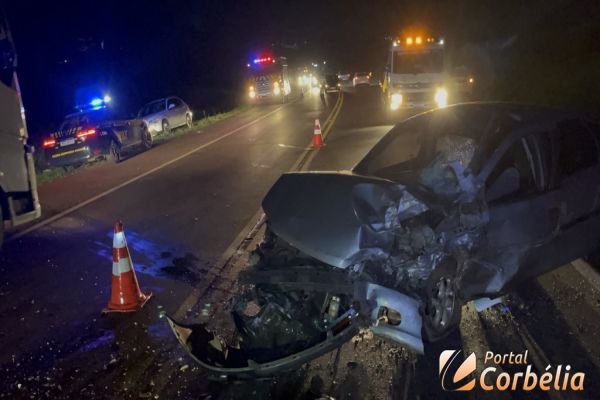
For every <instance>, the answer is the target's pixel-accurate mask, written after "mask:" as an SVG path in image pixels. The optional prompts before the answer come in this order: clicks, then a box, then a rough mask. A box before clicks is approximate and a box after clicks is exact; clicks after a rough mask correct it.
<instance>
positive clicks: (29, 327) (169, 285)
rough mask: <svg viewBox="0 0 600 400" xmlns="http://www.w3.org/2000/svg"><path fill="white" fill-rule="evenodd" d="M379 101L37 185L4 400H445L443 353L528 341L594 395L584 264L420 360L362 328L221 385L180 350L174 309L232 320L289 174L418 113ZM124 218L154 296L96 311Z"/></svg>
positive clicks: (357, 151)
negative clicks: (266, 211) (254, 244)
mask: <svg viewBox="0 0 600 400" xmlns="http://www.w3.org/2000/svg"><path fill="white" fill-rule="evenodd" d="M378 101H379V99H378V97H377V92H376V90H374V89H366V90H360V91H353V90H352V91H348V92H345V93H343V94H342V95H341V96H338V95H337V94H332V95H328V96H327V98H326V99H325V101H322V100H321V99H320V98H319V96H314V95H306V96H305V97H304V98H303V99H298V100H296V101H293V102H290V103H288V104H285V105H265V106H261V107H255V108H251V109H249V110H247V111H245V112H244V113H242V114H240V115H238V116H235V117H233V118H231V119H228V120H226V121H222V122H220V123H217V124H215V125H213V126H210V127H207V128H205V129H203V130H202V131H199V132H194V133H190V134H187V135H184V136H181V137H179V138H177V139H175V140H173V141H170V142H167V143H164V144H161V145H160V146H157V147H156V148H154V149H152V150H151V151H149V152H146V153H143V154H139V155H136V156H134V157H132V158H130V159H128V160H126V161H124V162H122V163H121V164H118V165H111V164H108V163H104V164H101V165H98V166H97V167H95V168H91V169H89V170H84V171H82V172H81V173H79V174H76V175H73V176H69V177H66V178H63V179H60V180H57V181H55V182H52V183H49V184H46V185H44V186H42V187H41V188H40V196H41V201H42V204H43V208H44V216H43V219H42V221H41V222H40V223H37V224H35V225H33V226H28V227H25V228H24V229H21V230H20V231H17V232H16V233H13V235H12V238H10V239H9V241H8V242H7V243H6V246H5V249H4V252H3V253H2V254H1V255H0V277H1V286H0V348H2V349H3V350H2V352H0V371H1V372H0V376H1V379H0V398H66V399H71V398H132V399H138V398H183V399H188V398H189V399H206V398H213V399H214V398H223V399H225V398H288V399H290V400H291V399H310V398H316V397H317V396H316V395H315V393H316V392H321V393H327V394H329V395H332V396H335V397H336V398H373V399H379V398H439V397H441V396H442V395H445V394H446V393H444V392H442V391H441V389H440V387H439V380H438V378H437V368H438V366H437V364H436V363H437V356H438V355H439V352H440V351H441V350H443V349H444V348H463V349H464V350H465V352H467V351H478V352H480V353H481V352H482V351H484V350H485V349H494V350H496V351H501V350H508V351H511V350H512V351H515V352H516V351H519V350H521V349H532V353H535V354H536V359H537V360H538V361H537V362H538V364H539V368H541V369H543V368H545V365H546V364H544V363H551V364H552V365H558V364H567V363H569V364H570V365H572V366H573V368H574V369H576V370H584V371H586V372H588V380H587V382H589V386H587V387H588V388H589V389H588V390H586V392H585V393H584V394H582V395H581V396H576V397H579V398H586V397H587V395H588V394H590V393H594V392H593V391H594V390H598V389H599V388H598V387H597V385H598V382H599V380H598V377H600V374H599V373H598V367H599V366H600V354H599V351H600V343H599V340H600V339H599V338H598V335H596V334H595V332H598V331H600V329H599V327H598V313H599V312H600V310H599V309H600V294H599V291H598V289H599V287H598V276H597V272H596V271H595V270H594V269H591V268H590V267H589V266H588V265H585V264H581V265H579V266H573V265H568V266H565V267H563V268H561V269H559V270H557V271H556V272H554V273H552V274H548V275H546V276H544V277H542V278H540V279H539V280H537V281H535V282H533V283H532V284H530V285H528V287H527V288H526V289H525V290H523V291H520V292H518V293H516V294H515V295H514V296H513V297H511V298H510V299H507V301H506V303H505V304H504V305H501V306H497V307H495V308H493V309H491V310H489V311H486V312H485V313H482V314H477V313H475V312H474V311H473V310H472V309H467V310H466V313H465V318H464V319H463V323H462V324H461V329H460V332H457V334H456V335H454V336H453V337H452V338H450V339H449V341H448V342H445V343H444V346H447V347H444V348H442V347H436V346H433V347H431V348H430V349H429V350H428V353H427V354H426V356H425V357H417V356H416V355H415V354H414V353H411V352H409V351H406V350H404V349H400V348H397V347H395V346H392V345H389V344H387V343H384V342H381V341H379V340H376V339H373V338H371V337H370V336H369V335H368V333H364V334H363V335H361V336H360V337H358V338H355V340H354V341H353V342H352V343H350V344H348V345H346V346H344V347H343V348H342V349H341V350H340V351H337V352H333V353H331V354H329V355H326V356H324V357H322V358H321V359H319V360H317V361H316V362H314V363H311V365H309V366H307V367H306V368H304V369H303V370H302V371H299V373H298V374H297V375H294V376H288V377H285V378H281V379H278V380H275V381H270V382H251V383H242V384H231V383H230V384H222V383H215V382H209V381H208V380H207V379H206V378H205V377H203V376H202V375H201V374H200V373H199V371H198V369H197V368H196V367H195V366H194V365H193V362H192V361H191V360H190V359H189V358H188V357H187V356H186V354H185V353H184V352H183V351H182V350H181V349H180V348H179V347H178V345H177V343H176V342H175V339H174V337H173V336H172V334H171V332H170V331H169V329H168V327H167V324H166V322H165V320H164V318H162V317H163V315H164V314H165V313H168V314H173V315H177V316H180V317H185V316H187V317H188V318H191V319H194V318H195V317H198V318H199V319H201V318H204V319H205V320H206V319H208V320H210V319H213V318H214V319H215V321H216V322H218V321H219V318H222V317H221V316H220V315H222V314H223V312H224V311H226V310H227V309H228V307H229V306H230V300H231V298H232V297H233V295H234V294H235V291H236V285H235V271H236V270H235V268H232V269H227V265H228V264H227V260H228V259H229V258H230V257H232V256H233V257H237V260H238V261H237V264H239V265H241V264H243V260H244V256H245V253H244V251H243V250H241V249H240V248H238V247H237V246H238V245H239V244H240V243H241V242H242V240H243V239H244V237H245V235H246V234H247V233H248V231H250V229H251V228H252V226H254V224H255V223H256V220H257V218H258V217H259V215H260V214H259V213H258V212H259V207H260V202H261V200H262V197H263V196H264V194H265V193H266V192H267V190H268V189H269V187H270V186H271V185H272V184H273V183H274V181H275V180H276V179H277V178H278V177H279V175H280V174H281V173H283V172H286V171H289V170H293V169H304V170H306V169H312V170H340V169H349V168H351V167H352V166H353V165H354V164H355V163H356V162H357V161H358V160H359V159H360V158H361V157H362V156H363V155H364V154H365V153H366V152H367V151H368V150H369V148H370V147H371V146H372V145H373V144H374V143H375V142H376V141H377V140H378V139H379V138H380V137H381V136H382V135H383V134H384V133H385V132H387V131H388V130H389V129H390V128H391V126H392V124H393V123H394V122H395V121H398V120H401V119H402V118H405V117H407V116H409V115H410V114H411V113H410V112H404V113H402V114H397V115H394V116H390V115H388V114H387V113H385V112H382V110H380V108H379V104H378ZM315 117H320V120H321V123H322V126H323V130H324V133H325V142H326V146H325V147H323V148H321V149H320V150H318V151H315V150H310V147H309V145H310V142H311V139H312V129H313V123H314V118H315ZM116 219H122V220H123V221H124V224H125V233H126V236H127V240H128V242H129V246H130V250H131V252H132V257H133V261H134V263H135V265H136V269H137V271H138V279H139V281H140V284H141V286H142V287H143V288H144V289H146V290H152V291H153V292H154V298H152V299H151V300H150V302H149V303H148V304H147V306H146V307H145V308H144V309H143V310H142V311H141V312H138V313H136V314H130V315H109V316H105V317H101V316H100V310H101V309H102V308H103V307H104V306H105V305H106V303H107V301H108V299H109V297H110V283H111V260H110V255H111V251H112V249H111V246H112V226H113V223H114V221H115V220H116ZM239 265H238V266H239ZM548 332H552V333H553V335H548ZM542 364H544V365H542ZM536 366H537V365H536ZM535 395H536V397H553V395H551V396H549V395H547V394H546V393H535ZM477 397H479V396H477ZM484 397H485V396H484ZM494 397H497V396H494ZM553 398H554V397H553Z"/></svg>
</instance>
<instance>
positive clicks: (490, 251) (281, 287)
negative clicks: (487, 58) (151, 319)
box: [170, 106, 600, 378]
mask: <svg viewBox="0 0 600 400" xmlns="http://www.w3.org/2000/svg"><path fill="white" fill-rule="evenodd" d="M464 107H465V108H464V109H462V108H460V107H455V108H453V107H450V108H449V109H446V110H444V111H436V112H435V113H426V114H423V115H422V116H419V117H417V118H420V120H418V119H416V120H418V121H423V124H424V125H426V126H427V127H428V129H431V130H432V131H433V133H432V134H431V135H429V136H427V135H424V138H423V139H422V142H423V144H422V145H421V147H420V149H419V153H418V155H416V156H414V158H413V159H402V161H401V162H400V163H398V164H395V163H394V162H393V157H394V156H395V155H396V153H392V155H391V156H390V154H389V151H388V150H389V149H390V148H392V149H393V148H394V139H395V137H396V136H397V137H401V138H404V137H405V136H406V135H408V134H411V133H414V134H422V133H421V132H422V130H419V129H417V128H415V126H414V125H415V124H414V123H412V122H411V123H410V124H409V123H408V122H407V125H406V126H407V127H408V128H410V129H409V130H408V132H404V131H402V126H400V128H398V127H396V128H395V129H394V130H392V131H391V132H390V133H389V134H388V135H387V136H386V137H384V138H383V139H382V141H381V142H380V143H379V144H377V145H376V146H375V147H374V149H373V150H371V152H370V153H369V154H368V155H367V156H366V157H365V159H364V160H363V161H361V162H360V163H359V164H358V165H357V167H355V169H354V170H353V171H350V172H335V173H327V172H323V173H314V172H313V173H290V174H284V175H283V176H281V178H280V179H279V180H278V181H277V182H276V184H275V185H274V186H273V187H272V188H271V190H270V191H269V193H268V194H267V196H266V197H265V199H264V200H263V209H264V211H265V214H266V216H267V219H268V222H267V230H266V233H265V238H264V240H263V242H262V243H261V245H260V246H259V247H258V248H257V249H256V250H255V251H254V252H253V254H252V255H251V257H250V260H251V262H250V265H249V268H248V269H247V270H246V271H244V272H242V273H241V275H240V282H241V283H242V284H244V285H246V287H248V288H249V289H248V291H247V292H245V293H244V294H242V295H241V296H239V297H238V298H237V299H236V303H235V304H234V307H233V311H232V314H233V319H234V322H235V325H236V330H237V339H238V343H237V344H236V345H235V346H229V345H226V344H224V342H223V341H222V340H221V339H218V338H217V337H216V336H214V335H213V334H212V333H210V332H209V331H208V330H206V328H205V327H204V326H200V325H196V326H185V325H181V324H177V323H175V322H173V321H170V322H171V326H172V327H173V329H174V331H175V333H176V334H177V336H178V338H179V340H180V341H181V343H182V344H183V345H184V347H185V348H186V349H187V350H188V351H189V352H190V354H192V356H193V357H194V358H195V359H196V361H198V362H199V363H200V364H201V365H202V366H203V367H204V368H205V369H207V370H209V371H212V372H213V373H216V374H221V375H222V376H226V377H237V378H250V377H258V376H266V375H269V374H274V373H280V372H282V371H286V370H288V369H290V368H294V367H296V366H298V365H300V364H302V363H305V362H307V361H310V360H311V359H312V358H315V357H317V356H319V355H321V354H323V353H325V352H327V351H329V350H331V349H333V348H335V347H337V346H340V345H341V344H342V343H343V342H345V341H347V340H349V339H350V338H351V337H352V336H353V335H354V334H356V332H358V330H359V329H361V328H362V329H365V328H366V329H370V330H371V331H372V332H373V334H375V335H376V336H379V337H382V338H385V339H387V340H390V341H392V342H395V343H398V344H400V345H403V346H406V347H409V348H411V349H413V350H415V351H417V352H418V353H423V351H424V344H423V340H424V339H426V340H429V341H435V340H439V339H441V338H443V337H444V336H445V335H446V334H448V333H449V332H450V331H451V330H452V329H453V328H454V327H456V326H457V325H458V323H459V321H460V312H461V306H462V305H463V304H464V303H465V302H467V301H471V300H475V299H480V298H488V299H495V298H498V297H500V296H501V295H502V294H504V293H506V291H507V290H509V289H510V288H511V285H513V284H514V283H515V282H518V281H519V280H522V279H524V278H526V277H528V276H534V275H535V274H536V273H538V274H539V273H540V272H541V271H543V270H544V269H546V270H547V269H548V268H551V267H557V266H559V265H561V264H559V262H563V260H564V261H569V260H568V259H567V258H568V257H573V255H575V254H577V251H580V250H579V248H571V249H569V250H570V251H567V252H565V253H564V254H559V253H557V252H556V253H554V254H551V257H553V258H554V259H552V260H551V259H549V258H548V257H547V256H546V257H545V258H544V257H542V256H541V255H542V253H541V252H540V250H541V249H542V247H541V246H540V243H548V244H550V245H551V246H552V245H553V244H554V243H557V242H556V241H555V240H556V239H557V238H558V233H559V231H560V230H559V229H558V221H559V220H560V218H561V216H562V215H563V213H562V211H561V210H562V208H560V207H559V208H557V209H556V210H554V209H551V210H550V211H551V212H548V208H547V204H548V201H546V202H543V201H542V200H536V199H534V200H530V201H527V202H522V203H514V202H513V203H508V205H503V204H500V205H498V203H497V202H493V203H491V202H490V201H489V199H490V198H494V199H496V198H499V197H501V196H505V195H507V194H510V193H512V192H511V191H513V192H514V186H515V184H516V185H517V187H518V185H519V184H520V183H519V179H520V175H519V174H520V173H519V172H518V171H517V172H516V175H515V171H513V170H512V169H514V168H512V167H510V166H509V167H508V168H507V169H506V170H505V171H503V172H502V173H500V174H498V176H499V177H498V178H497V179H496V183H495V184H494V185H492V186H490V187H488V188H486V185H485V182H486V179H487V178H488V176H489V175H490V174H491V173H492V171H493V169H494V166H495V165H497V164H498V163H499V160H500V158H501V156H502V154H503V152H506V151H507V149H508V148H510V146H511V145H513V144H514V143H523V145H526V144H527V143H526V142H525V140H524V139H523V137H524V136H525V135H526V132H527V131H526V130H525V129H521V128H518V129H515V128H514V126H513V125H514V124H517V125H518V124H523V123H525V122H526V121H527V120H526V119H525V118H522V116H521V115H520V114H519V115H518V117H519V118H515V116H514V115H516V114H515V112H514V110H513V109H512V108H511V109H509V110H508V112H507V114H506V115H505V117H502V118H501V117H498V116H497V114H496V113H497V110H496V109H495V108H493V107H491V106H490V107H487V108H486V107H483V106H478V107H480V109H477V110H479V111H481V109H483V110H487V111H486V112H488V113H489V114H490V116H489V117H488V118H487V119H486V118H480V122H481V123H482V127H480V128H477V129H479V130H477V129H476V128H473V127H471V126H467V127H461V126H459V127H454V126H453V125H452V124H455V123H456V120H455V119H456V118H455V117H456V115H454V114H460V112H463V111H464V110H467V111H468V112H471V110H472V109H471V108H469V107H467V106H464ZM473 107H475V106H473ZM467 111H465V112H467ZM479 111H478V112H479ZM536 115H537V114H536ZM553 115H554V114H553ZM438 116H439V118H441V121H436V120H435V118H437V117H438ZM444 118H446V119H444ZM413 120H415V119H413ZM409 121H411V120H409ZM497 121H502V123H508V125H509V126H510V129H508V128H506V126H505V125H502V126H495V125H494V124H495V123H496V122H497ZM506 121H508V122H506ZM511 124H513V125H511ZM400 125H402V124H400ZM448 126H450V127H454V128H453V130H452V129H451V130H450V131H451V132H450V133H444V132H445V131H443V129H447V128H448ZM535 126H536V127H539V125H535ZM436 127H437V128H436ZM408 128H407V129H408ZM436 129H440V130H442V131H440V132H438V131H436ZM469 129H471V130H472V131H474V132H475V133H476V134H474V133H473V132H470V131H469ZM502 129H505V130H506V131H507V132H508V133H504V135H505V136H506V139H505V140H504V141H499V142H498V138H495V137H492V135H491V133H497V132H499V131H501V130H502ZM511 129H514V130H515V132H514V133H510V132H511ZM536 129H537V128H536ZM396 131H397V132H396ZM457 132H458V133H459V134H457ZM481 132H483V134H482V133H481ZM490 132H491V133H490ZM402 135H404V136H402ZM403 140H404V139H403ZM486 141H491V142H493V143H494V146H495V147H494V148H493V151H490V150H489V149H488V148H487V147H486V146H488V145H487V144H486V143H487V142H486ZM403 143H404V142H403ZM482 154H486V157H488V158H489V160H488V161H482V159H484V155H482ZM530 161H531V160H530ZM490 164H491V166H490ZM500 164H501V163H500ZM511 168H512V169H511ZM540 175H541V174H540ZM515 178H517V179H515ZM552 201H557V199H553V200H552ZM490 204H492V205H490ZM596 206H597V205H596ZM553 210H554V211H553ZM553 212H555V214H556V215H555V214H553ZM524 221H525V223H524ZM589 223H590V224H592V225H593V224H595V225H593V226H594V227H595V228H596V229H600V218H598V217H596V219H595V220H594V221H593V222H589ZM592 225H590V226H592ZM590 243H591V242H590ZM586 245H587V244H586ZM554 247H555V248H559V247H558V246H554ZM581 247H582V248H583V245H581ZM550 248H552V247H550ZM563 250H564V249H563ZM546 251H547V250H546ZM477 304H478V307H480V308H484V307H485V306H489V305H491V304H493V303H492V302H491V301H487V302H486V301H483V300H480V301H479V302H478V303H477Z"/></svg>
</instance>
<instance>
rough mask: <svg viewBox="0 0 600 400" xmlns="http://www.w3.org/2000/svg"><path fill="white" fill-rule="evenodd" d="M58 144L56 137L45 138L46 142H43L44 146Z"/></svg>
mask: <svg viewBox="0 0 600 400" xmlns="http://www.w3.org/2000/svg"><path fill="white" fill-rule="evenodd" d="M55 144H56V139H54V138H49V139H45V140H44V143H43V145H42V146H43V147H44V148H46V147H54V145H55Z"/></svg>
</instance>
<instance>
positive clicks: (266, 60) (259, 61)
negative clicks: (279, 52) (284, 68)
mask: <svg viewBox="0 0 600 400" xmlns="http://www.w3.org/2000/svg"><path fill="white" fill-rule="evenodd" d="M270 62H275V59H274V58H272V57H261V58H255V59H254V64H264V63H270Z"/></svg>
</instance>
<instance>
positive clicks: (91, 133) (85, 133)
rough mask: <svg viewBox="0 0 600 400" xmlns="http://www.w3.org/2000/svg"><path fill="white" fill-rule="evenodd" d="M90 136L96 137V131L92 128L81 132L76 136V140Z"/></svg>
mask: <svg viewBox="0 0 600 400" xmlns="http://www.w3.org/2000/svg"><path fill="white" fill-rule="evenodd" d="M90 136H96V129H95V128H92V129H87V130H85V131H81V132H79V133H78V134H77V139H85V138H88V137H90Z"/></svg>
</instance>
